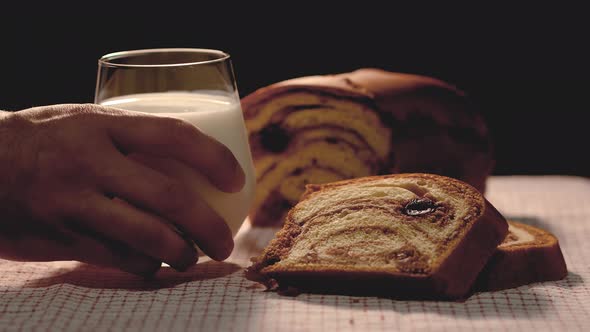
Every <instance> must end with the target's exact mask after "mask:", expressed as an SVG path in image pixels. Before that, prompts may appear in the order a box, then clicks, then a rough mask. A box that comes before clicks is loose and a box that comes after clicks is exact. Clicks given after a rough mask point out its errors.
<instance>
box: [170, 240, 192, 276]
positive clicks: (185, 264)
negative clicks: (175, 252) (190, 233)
mask: <svg viewBox="0 0 590 332" xmlns="http://www.w3.org/2000/svg"><path fill="white" fill-rule="evenodd" d="M189 242H190V243H189ZM198 260H199V254H198V253H197V250H196V248H195V245H194V243H193V242H192V241H187V249H186V250H184V252H183V253H182V257H181V258H180V261H179V262H178V263H176V264H174V265H170V266H171V267H172V268H173V269H175V270H176V271H178V272H184V271H186V270H187V269H188V268H189V267H191V266H193V265H195V264H197V261H198Z"/></svg>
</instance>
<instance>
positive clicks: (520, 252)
mask: <svg viewBox="0 0 590 332" xmlns="http://www.w3.org/2000/svg"><path fill="white" fill-rule="evenodd" d="M508 224H509V233H508V235H507V236H506V238H505V239H504V241H503V242H502V243H501V244H500V245H499V246H498V248H497V250H496V252H495V253H494V254H493V255H492V257H491V258H490V260H489V261H488V262H487V264H486V266H485V268H484V269H483V270H482V272H481V273H480V275H479V276H478V279H477V282H476V284H475V287H474V290H475V291H492V290H502V289H508V288H515V287H519V286H522V285H526V284H530V283H534V282H541V281H553V280H560V279H563V278H565V276H566V275H567V266H566V264H565V260H564V258H563V254H562V252H561V248H560V246H559V242H558V240H557V238H556V237H555V236H554V235H553V234H551V233H550V232H548V231H546V230H543V229H541V228H538V227H534V226H531V225H527V224H523V223H519V222H515V221H509V222H508Z"/></svg>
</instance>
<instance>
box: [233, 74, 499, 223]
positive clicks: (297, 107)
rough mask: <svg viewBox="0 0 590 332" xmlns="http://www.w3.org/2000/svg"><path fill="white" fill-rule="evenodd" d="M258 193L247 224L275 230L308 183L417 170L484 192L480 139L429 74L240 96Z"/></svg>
mask: <svg viewBox="0 0 590 332" xmlns="http://www.w3.org/2000/svg"><path fill="white" fill-rule="evenodd" d="M242 108H243V110H244V118H245V121H246V127H247V129H248V132H249V141H250V147H251V150H252V154H253V159H254V165H255V168H256V173H257V189H256V196H255V199H254V203H253V206H252V208H251V212H250V220H251V221H252V223H253V224H254V225H258V226H266V225H277V224H280V223H281V222H282V220H283V219H284V216H285V214H286V212H287V211H288V210H289V208H291V207H292V206H293V205H294V204H295V203H297V201H298V200H299V198H300V196H301V194H302V193H303V192H304V188H305V185H306V184H307V183H316V184H318V183H327V182H333V181H338V180H343V179H349V178H357V177H363V176H368V175H377V174H388V173H402V172H425V173H435V174H441V175H446V176H450V177H454V178H457V179H459V180H462V181H465V182H467V183H470V184H471V185H473V186H474V187H476V188H477V189H478V190H480V191H483V190H484V188H485V180H486V177H487V176H488V174H489V173H490V171H491V169H492V166H493V159H492V150H491V144H490V139H489V134H488V131H487V128H486V126H485V123H484V121H483V119H482V117H481V116H480V115H479V114H478V113H477V112H475V111H474V109H473V107H471V105H470V104H469V102H468V101H467V98H466V97H465V95H464V93H463V92H462V91H460V90H458V89H457V88H455V87H453V86H451V85H449V84H447V83H445V82H442V81H440V80H436V79H433V78H429V77H424V76H418V75H410V74H400V73H391V72H386V71H383V70H378V69H360V70H357V71H354V72H351V73H346V74H339V75H325V76H310V77H301V78H296V79H292V80H288V81H284V82H280V83H276V84H273V85H270V86H268V87H264V88H261V89H259V90H257V91H255V92H254V93H252V94H250V95H248V96H246V97H245V98H243V99H242Z"/></svg>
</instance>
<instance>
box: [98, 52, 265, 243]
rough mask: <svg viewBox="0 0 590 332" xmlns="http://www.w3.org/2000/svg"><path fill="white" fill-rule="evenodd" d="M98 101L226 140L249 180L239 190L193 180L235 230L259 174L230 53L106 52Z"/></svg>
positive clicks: (202, 179)
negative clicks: (176, 121)
mask: <svg viewBox="0 0 590 332" xmlns="http://www.w3.org/2000/svg"><path fill="white" fill-rule="evenodd" d="M94 101H95V103H97V104H102V105H105V106H111V107H116V108H121V109H126V110H130V111H136V112H144V113H151V114H154V115H158V116H166V117H174V118H179V119H182V120H185V121H187V122H189V123H191V124H193V125H195V126H196V127H198V128H199V129H200V130H201V131H203V132H205V133H206V134H208V135H210V136H212V137H214V138H215V139H217V140H218V141H219V142H221V143H223V144H224V145H226V146H227V147H228V148H229V149H230V150H231V151H232V152H233V154H234V156H235V157H236V159H237V160H238V161H239V162H240V165H241V166H242V169H243V170H244V173H245V174H246V184H245V185H244V187H243V188H242V190H241V191H240V192H238V193H231V194H230V193H224V192H221V191H219V190H218V189H216V188H215V187H213V186H212V185H211V184H210V183H209V182H208V180H207V179H206V178H205V177H204V176H203V175H200V174H196V173H195V174H194V176H192V179H190V181H188V182H190V185H191V186H193V187H194V188H195V189H196V190H197V191H198V192H199V194H201V197H202V198H203V199H204V200H205V201H206V202H207V203H208V204H209V206H211V207H212V208H213V209H214V210H215V211H217V213H218V214H219V215H220V216H221V217H223V218H224V219H225V221H226V223H227V224H228V226H229V227H230V229H231V231H232V234H233V235H234V236H235V235H236V233H237V231H238V229H239V228H240V226H241V225H242V223H243V222H244V219H245V218H246V216H247V214H248V209H249V207H250V204H251V203H252V200H253V198H254V186H255V182H256V179H255V176H254V167H253V163H252V156H251V154H250V147H249V145H248V136H247V134H246V127H245V125H244V118H243V115H242V109H241V107H240V99H239V95H238V90H237V87H236V83H235V78H234V74H233V69H232V64H231V61H230V56H229V55H228V54H227V53H224V52H222V51H218V50H208V49H192V48H170V49H146V50H135V51H124V52H116V53H111V54H107V55H105V56H103V57H101V58H100V60H99V61H98V77H97V82H96V93H95V100H94ZM195 222H198V220H195Z"/></svg>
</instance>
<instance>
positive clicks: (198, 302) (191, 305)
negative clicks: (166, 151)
mask: <svg viewBox="0 0 590 332" xmlns="http://www.w3.org/2000/svg"><path fill="white" fill-rule="evenodd" d="M486 196H487V198H488V199H489V200H490V202H492V204H494V205H495V206H496V207H497V208H498V210H499V211H500V212H502V213H503V214H504V215H505V216H506V217H507V218H508V219H512V220H518V221H521V222H525V223H529V224H532V225H536V226H540V227H542V228H545V229H547V230H549V231H551V232H552V233H553V234H555V235H556V236H557V237H558V238H559V241H560V245H561V248H562V251H563V254H564V257H565V260H566V263H567V266H568V271H569V273H568V276H567V277H566V278H565V279H564V280H561V281H554V282H544V283H535V284H531V285H526V286H522V287H519V288H515V289H510V290H504V291H498V292H488V293H478V294H475V295H473V296H471V297H470V298H469V299H468V300H467V301H465V302H443V301H396V300H391V299H380V298H375V297H351V296H337V295H309V294H302V295H299V296H297V297H284V296H280V295H278V294H276V293H274V292H268V291H265V289H264V287H262V286H260V285H258V284H256V283H254V282H251V281H249V280H246V279H245V278H244V274H243V270H244V267H246V266H248V265H249V258H250V257H252V256H254V255H256V253H258V252H259V251H260V250H261V249H262V248H263V247H264V246H265V245H266V244H267V242H268V241H269V240H270V239H271V238H272V237H273V236H274V233H275V231H276V229H268V228H266V229H261V228H251V227H249V225H248V224H245V225H244V227H242V229H241V230H240V232H239V234H238V236H237V238H236V249H235V250H234V253H233V254H232V256H231V257H230V258H229V259H228V260H226V261H225V262H214V261H206V260H205V261H204V262H202V263H199V264H198V265H197V266H195V267H193V268H191V269H190V270H189V271H187V272H185V273H177V272H174V271H173V270H171V269H170V268H166V267H164V268H162V270H161V271H160V272H158V275H157V278H156V280H154V281H149V282H148V281H144V280H141V279H140V278H137V277H134V276H132V275H129V274H126V273H123V272H119V271H116V270H109V269H101V268H97V267H93V266H89V265H83V264H80V263H77V262H50V263H18V262H10V261H4V260H0V330H23V329H24V330H31V329H34V330H47V329H49V330H60V331H61V330H74V331H75V330H142V331H143V330H145V331H150V330H161V331H171V330H211V331H275V330H276V331H291V330H296V331H315V330H328V331H345V330H358V331H381V330H388V331H391V330H423V329H426V330H449V331H455V330H458V329H460V330H467V329H468V330H473V329H485V330H519V331H529V330H538V331H545V330H558V331H561V330H568V331H569V330H584V329H585V327H586V329H590V287H589V286H588V284H587V283H586V281H587V280H589V278H590V244H589V243H588V241H586V239H588V238H590V180H588V179H585V178H579V177H567V176H528V177H527V176H502V177H497V176H496V177H492V178H490V180H489V182H488V191H487V194H486Z"/></svg>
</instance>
